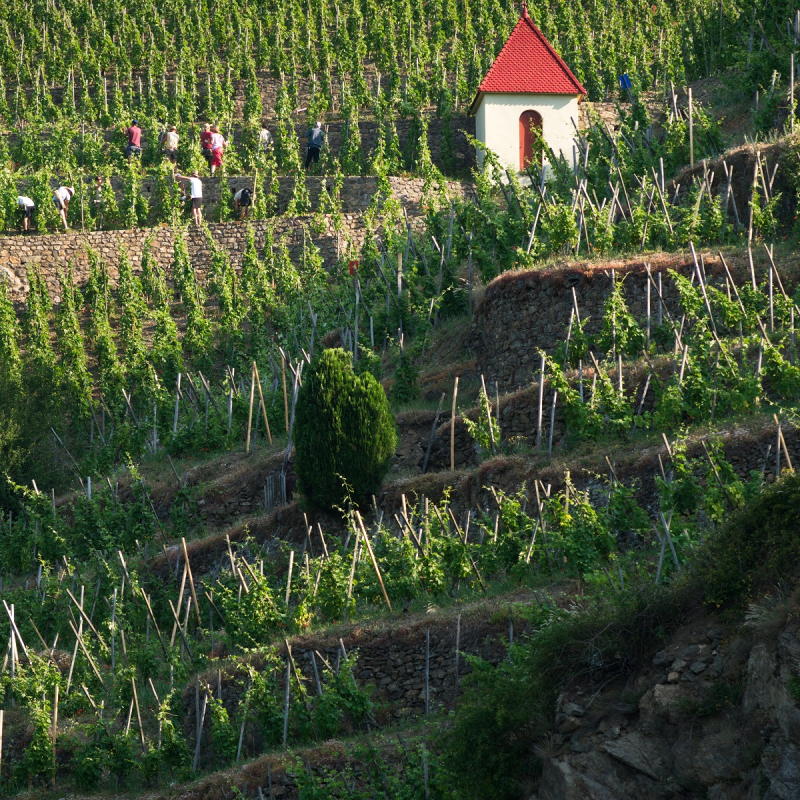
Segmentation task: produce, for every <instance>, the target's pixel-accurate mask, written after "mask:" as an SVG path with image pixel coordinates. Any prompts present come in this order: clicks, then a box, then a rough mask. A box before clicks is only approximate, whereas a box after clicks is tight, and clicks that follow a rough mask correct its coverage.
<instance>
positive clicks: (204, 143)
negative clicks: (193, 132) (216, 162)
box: [200, 122, 213, 169]
mask: <svg viewBox="0 0 800 800" xmlns="http://www.w3.org/2000/svg"><path fill="white" fill-rule="evenodd" d="M212 135H213V134H212V133H211V125H210V124H209V123H208V122H206V124H205V125H203V130H202V132H201V133H200V152H201V153H202V154H203V158H204V159H205V160H206V161H207V162H208V166H209V169H210V168H211V137H212Z"/></svg>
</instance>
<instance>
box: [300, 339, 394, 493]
mask: <svg viewBox="0 0 800 800" xmlns="http://www.w3.org/2000/svg"><path fill="white" fill-rule="evenodd" d="M295 445H296V448H297V449H296V465H295V468H296V470H297V482H298V488H299V489H300V491H301V492H302V493H303V495H304V496H305V498H306V500H307V501H308V503H309V504H310V505H311V506H313V507H316V508H332V507H333V506H337V505H341V504H342V503H344V501H345V499H346V497H347V495H348V490H349V492H350V493H351V495H352V497H353V499H354V500H356V501H358V500H361V499H364V498H366V497H369V496H370V495H371V494H374V493H375V492H377V491H378V489H379V488H380V485H381V481H382V480H383V477H384V476H385V475H386V472H387V470H388V469H389V463H390V461H391V458H392V455H393V454H394V450H395V447H396V446H397V432H396V429H395V424H394V418H393V417H392V414H391V411H390V410H389V402H388V400H387V399H386V394H385V393H384V391H383V388H382V387H381V385H380V384H379V383H378V381H376V380H375V378H374V377H373V376H372V375H371V374H369V373H365V374H363V375H356V374H355V372H354V371H353V366H352V363H351V360H350V355H349V354H348V353H346V352H345V351H344V350H342V349H339V348H337V349H334V350H324V351H323V352H322V354H321V355H320V356H319V357H318V358H316V359H315V360H314V362H313V363H312V365H311V368H310V369H309V372H308V375H307V376H304V380H303V386H302V388H301V389H300V393H299V395H298V397H297V410H296V419H295Z"/></svg>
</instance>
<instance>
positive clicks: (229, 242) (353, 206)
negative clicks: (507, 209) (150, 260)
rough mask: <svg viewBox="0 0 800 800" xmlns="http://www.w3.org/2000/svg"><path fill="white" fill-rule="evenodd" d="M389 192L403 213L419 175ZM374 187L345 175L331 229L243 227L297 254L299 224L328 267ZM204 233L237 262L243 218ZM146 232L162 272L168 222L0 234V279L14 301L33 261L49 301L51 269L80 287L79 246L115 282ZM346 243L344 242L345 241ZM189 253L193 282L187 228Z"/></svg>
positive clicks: (356, 243)
mask: <svg viewBox="0 0 800 800" xmlns="http://www.w3.org/2000/svg"><path fill="white" fill-rule="evenodd" d="M219 180H220V179H218V178H215V179H212V178H206V179H204V188H205V189H206V192H207V198H208V199H209V200H210V201H211V202H213V201H214V198H218V197H219ZM246 180H247V179H246V178H232V179H230V184H231V187H232V188H233V189H234V190H235V189H236V188H238V187H239V186H241V185H242V184H244V183H245V181H246ZM288 180H290V179H285V180H284V182H282V185H281V192H282V196H284V197H286V196H287V195H288V192H290V191H291V189H290V188H289V185H288ZM389 180H390V183H391V186H392V192H393V194H394V196H395V197H396V198H397V199H398V200H399V201H400V202H401V203H402V204H403V206H404V207H405V208H406V209H407V211H408V213H409V216H412V217H413V216H414V215H415V214H418V213H419V210H420V208H419V206H420V201H421V199H422V186H423V181H422V179H420V178H390V179H389ZM324 181H325V179H324V178H309V188H310V190H311V197H312V206H313V207H315V208H316V207H318V205H319V196H320V194H321V192H322V191H323V190H324V189H323V186H324ZM467 187H468V185H467V184H460V183H450V184H448V190H449V191H450V192H451V193H452V194H461V195H463V194H464V193H465V192H466V191H467V190H468V188H467ZM376 191H377V179H376V178H348V179H345V181H344V184H343V186H342V194H341V197H342V206H343V219H342V225H341V230H340V231H339V232H337V231H336V230H335V229H334V224H333V220H332V219H331V217H330V216H325V217H323V221H324V226H325V227H324V230H323V231H322V232H321V233H318V234H317V233H313V232H312V231H311V228H310V225H311V222H312V220H311V218H310V217H276V218H274V219H272V220H259V221H253V222H251V223H250V225H251V226H252V228H253V231H254V233H255V243H256V247H257V248H258V249H259V250H261V249H262V248H263V247H264V240H265V232H266V230H267V226H268V225H272V226H273V235H274V238H275V240H276V242H277V241H279V240H281V239H284V240H285V242H286V244H287V246H288V249H289V255H290V257H291V258H292V259H293V260H299V259H300V258H302V254H303V236H304V233H303V229H304V227H305V228H306V230H307V235H308V236H310V238H311V240H312V241H313V242H314V243H315V244H316V246H317V247H319V249H320V252H321V255H322V258H323V261H324V264H325V266H327V267H331V266H332V265H333V264H334V262H335V261H336V259H337V258H338V257H339V255H341V254H345V253H346V252H347V251H348V247H349V246H350V245H352V248H353V251H358V250H359V249H360V248H361V246H362V245H363V242H364V228H363V226H362V224H361V213H362V212H363V211H365V210H366V209H367V208H368V207H369V205H370V203H371V202H372V200H373V198H374V196H375V193H376ZM209 228H210V230H211V233H212V235H213V237H214V239H215V240H216V241H217V243H218V244H220V245H221V246H223V247H224V248H225V249H226V250H227V251H228V253H229V254H230V257H231V261H232V263H233V265H234V267H238V266H239V265H240V263H241V256H242V253H243V252H244V249H245V246H246V242H247V228H248V226H247V224H244V223H241V222H228V223H221V224H220V223H217V224H211V225H209ZM149 237H152V245H151V252H152V253H153V255H154V257H155V258H156V260H157V261H158V263H159V264H160V265H161V266H162V267H163V268H165V269H166V271H167V275H168V276H169V273H170V265H171V264H172V246H173V241H174V233H173V230H172V229H171V228H169V227H166V226H164V227H159V228H152V229H149V228H148V229H134V230H118V231H87V232H85V233H82V232H78V231H70V232H68V233H59V234H50V235H46V236H38V235H33V236H21V235H20V236H4V237H0V279H4V280H5V281H6V282H7V286H8V288H9V292H10V295H11V298H12V300H13V301H14V302H15V303H17V304H19V303H22V302H23V301H24V299H25V297H26V296H27V294H28V277H27V270H28V267H29V266H33V265H36V266H38V267H39V269H40V270H41V271H42V274H43V276H44V278H45V282H46V283H47V287H48V289H49V291H50V295H51V297H52V298H53V300H54V302H56V303H58V302H60V287H59V284H58V273H59V271H62V272H65V271H66V270H67V268H68V266H69V264H70V263H71V264H72V268H73V274H74V276H75V281H76V283H77V284H78V285H79V286H81V285H83V283H84V282H85V281H86V279H87V278H88V271H89V259H88V255H87V248H91V249H92V250H94V251H95V252H97V253H98V254H99V255H100V257H101V258H102V259H103V260H104V261H105V262H106V263H107V265H108V267H109V275H110V277H111V281H112V284H113V283H114V282H115V281H116V276H117V272H116V270H117V264H118V262H119V250H120V247H124V248H125V249H126V250H127V252H128V255H129V257H130V260H131V263H132V265H133V268H134V272H138V271H139V268H140V264H141V254H142V247H143V245H144V243H145V241H146V240H147V239H148V238H149ZM348 243H350V244H348ZM188 245H189V256H190V258H191V262H192V266H193V267H194V268H195V270H196V271H197V273H198V275H199V276H200V278H201V280H202V279H204V277H205V274H206V272H207V270H208V268H209V265H210V251H209V247H208V242H207V240H206V238H205V235H204V234H203V232H202V231H201V230H198V229H197V228H194V227H190V228H189V231H188Z"/></svg>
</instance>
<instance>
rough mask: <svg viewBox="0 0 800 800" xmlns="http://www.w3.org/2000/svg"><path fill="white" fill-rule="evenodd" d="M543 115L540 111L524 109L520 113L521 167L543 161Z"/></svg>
mask: <svg viewBox="0 0 800 800" xmlns="http://www.w3.org/2000/svg"><path fill="white" fill-rule="evenodd" d="M541 135H542V115H541V114H540V113H539V112H538V111H523V112H522V113H521V114H520V115H519V168H520V169H521V170H523V169H525V167H526V166H527V165H528V164H541V163H542V147H541V142H540V137H541Z"/></svg>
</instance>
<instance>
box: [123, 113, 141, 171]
mask: <svg viewBox="0 0 800 800" xmlns="http://www.w3.org/2000/svg"><path fill="white" fill-rule="evenodd" d="M125 133H127V134H128V146H127V147H126V148H125V156H126V157H127V159H128V161H130V160H131V156H136V157H137V158H138V157H140V156H141V155H142V129H141V128H140V127H139V121H138V120H134V121H133V124H132V125H131V126H130V128H128V129H127V130H126V131H125Z"/></svg>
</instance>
